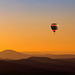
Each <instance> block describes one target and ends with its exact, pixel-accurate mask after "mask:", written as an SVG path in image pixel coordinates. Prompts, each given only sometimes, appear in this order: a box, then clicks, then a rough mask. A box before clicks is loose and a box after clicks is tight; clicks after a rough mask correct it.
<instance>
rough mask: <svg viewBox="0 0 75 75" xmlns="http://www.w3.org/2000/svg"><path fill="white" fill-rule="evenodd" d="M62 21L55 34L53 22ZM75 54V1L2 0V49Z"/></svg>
mask: <svg viewBox="0 0 75 75" xmlns="http://www.w3.org/2000/svg"><path fill="white" fill-rule="evenodd" d="M53 22H56V23H58V24H59V30H58V31H57V32H56V34H55V35H54V33H53V32H52V30H51V29H50V25H51V23H53ZM5 49H12V50H16V51H19V52H23V51H26V52H27V51H30V52H42V51H46V52H50V53H57V54H58V53H62V54H63V53H67V54H70V53H71V54H72V53H73V54H75V0H0V51H2V50H5Z"/></svg>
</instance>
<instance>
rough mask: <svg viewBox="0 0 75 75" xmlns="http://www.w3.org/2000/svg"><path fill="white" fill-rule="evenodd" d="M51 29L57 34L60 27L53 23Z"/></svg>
mask: <svg viewBox="0 0 75 75" xmlns="http://www.w3.org/2000/svg"><path fill="white" fill-rule="evenodd" d="M51 29H52V31H53V32H54V33H55V32H56V31H57V30H58V25H57V23H52V24H51Z"/></svg>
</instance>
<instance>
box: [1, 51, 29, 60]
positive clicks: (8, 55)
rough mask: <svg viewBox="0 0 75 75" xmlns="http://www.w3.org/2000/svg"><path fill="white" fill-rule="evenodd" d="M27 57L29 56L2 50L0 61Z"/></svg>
mask: <svg viewBox="0 0 75 75" xmlns="http://www.w3.org/2000/svg"><path fill="white" fill-rule="evenodd" d="M28 57H29V55H27V54H23V53H20V52H16V51H14V50H4V51H2V52H0V58H1V59H11V60H19V59H25V58H28Z"/></svg>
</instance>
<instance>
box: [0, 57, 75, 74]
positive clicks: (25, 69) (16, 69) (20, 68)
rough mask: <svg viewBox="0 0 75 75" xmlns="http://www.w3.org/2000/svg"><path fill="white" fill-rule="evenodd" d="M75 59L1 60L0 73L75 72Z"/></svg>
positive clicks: (35, 58) (33, 58) (32, 58)
mask: <svg viewBox="0 0 75 75" xmlns="http://www.w3.org/2000/svg"><path fill="white" fill-rule="evenodd" d="M72 60H73V61H74V60H75V59H70V61H69V59H67V60H66V61H65V60H64V59H49V58H47V57H30V58H28V59H22V60H10V61H4V60H0V74H49V75H50V74H71V75H72V74H75V62H73V61H72ZM43 62H45V63H43Z"/></svg>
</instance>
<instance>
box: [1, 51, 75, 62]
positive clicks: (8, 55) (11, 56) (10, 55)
mask: <svg viewBox="0 0 75 75" xmlns="http://www.w3.org/2000/svg"><path fill="white" fill-rule="evenodd" d="M29 57H45V58H46V57H48V58H51V59H72V58H75V55H71V54H65V55H54V54H38V53H37V54H32V53H31V54H30V53H29V54H28V53H21V52H17V51H14V50H4V51H2V52H0V59H1V60H2V59H6V60H20V59H27V58H29ZM45 58H44V59H45ZM32 59H35V58H32ZM37 59H38V58H37ZM44 59H42V61H43V60H44ZM40 61H41V60H40ZM42 61H41V62H42ZM45 61H46V60H45Z"/></svg>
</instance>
